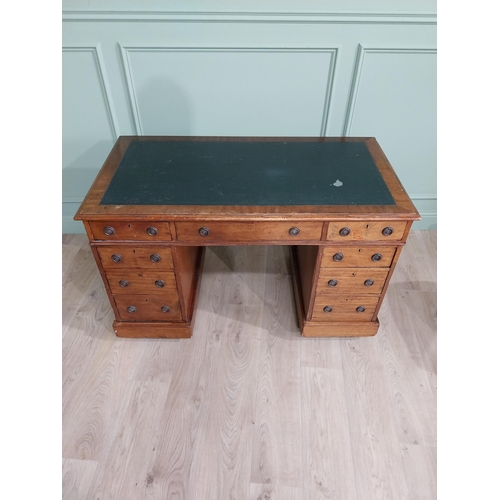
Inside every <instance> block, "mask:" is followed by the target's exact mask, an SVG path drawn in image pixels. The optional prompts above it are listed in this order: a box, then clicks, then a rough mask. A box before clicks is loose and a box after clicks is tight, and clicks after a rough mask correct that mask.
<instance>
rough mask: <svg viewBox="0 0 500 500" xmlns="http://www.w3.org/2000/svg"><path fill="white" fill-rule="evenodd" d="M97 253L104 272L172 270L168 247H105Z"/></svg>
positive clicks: (99, 248) (100, 247) (170, 254)
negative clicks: (119, 270)
mask: <svg viewBox="0 0 500 500" xmlns="http://www.w3.org/2000/svg"><path fill="white" fill-rule="evenodd" d="M97 252H98V253H99V257H100V258H101V263H102V266H103V267H104V269H105V270H106V271H113V270H118V269H125V268H127V269H134V268H136V269H141V270H144V271H148V270H160V269H163V270H165V269H173V268H174V266H173V261H172V250H171V249H170V247H162V246H147V247H142V246H122V245H109V246H108V245H106V246H99V247H97Z"/></svg>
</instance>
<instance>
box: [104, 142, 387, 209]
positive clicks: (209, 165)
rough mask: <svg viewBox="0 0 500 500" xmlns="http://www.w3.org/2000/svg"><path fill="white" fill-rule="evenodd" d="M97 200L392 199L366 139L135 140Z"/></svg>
mask: <svg viewBox="0 0 500 500" xmlns="http://www.w3.org/2000/svg"><path fill="white" fill-rule="evenodd" d="M100 204H101V205H228V206H229V205H248V206H252V205H256V206H258V205H261V206H262V205H272V206H279V205H285V206H286V205H395V201H394V199H393V197H392V196H391V193H390V192H389V189H388V188H387V186H386V184H385V182H384V180H383V179H382V176H381V175H380V173H379V171H378V169H377V166H376V165H375V163H374V161H373V159H372V157H371V155H370V153H369V151H368V149H367V147H366V145H365V144H364V143H363V142H224V141H221V142H216V141H203V142H194V141H185V140H179V141H167V142H164V141H154V140H151V141H149V140H146V141H132V142H131V143H130V145H129V147H128V148H127V150H126V152H125V154H124V156H123V158H122V160H121V162H120V164H119V166H118V168H117V170H116V172H115V174H114V176H113V178H112V179H111V182H110V184H109V186H108V188H107V190H106V192H105V193H104V196H103V198H102V200H101V202H100Z"/></svg>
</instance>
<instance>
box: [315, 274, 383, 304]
mask: <svg viewBox="0 0 500 500" xmlns="http://www.w3.org/2000/svg"><path fill="white" fill-rule="evenodd" d="M388 273H389V270H388V269H377V268H364V267H353V268H338V269H332V268H331V267H325V268H323V269H321V270H320V272H319V278H318V284H317V288H316V294H317V295H322V296H325V297H328V296H335V295H337V294H339V293H362V294H365V293H366V294H379V293H381V292H382V288H383V287H384V283H385V280H386V279H387V274H388Z"/></svg>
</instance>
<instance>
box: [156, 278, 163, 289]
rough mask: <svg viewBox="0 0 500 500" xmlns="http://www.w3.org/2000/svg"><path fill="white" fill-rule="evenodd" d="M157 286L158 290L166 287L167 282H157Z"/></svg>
mask: <svg viewBox="0 0 500 500" xmlns="http://www.w3.org/2000/svg"><path fill="white" fill-rule="evenodd" d="M155 285H156V286H157V287H158V288H163V287H164V286H165V282H164V281H163V280H156V281H155Z"/></svg>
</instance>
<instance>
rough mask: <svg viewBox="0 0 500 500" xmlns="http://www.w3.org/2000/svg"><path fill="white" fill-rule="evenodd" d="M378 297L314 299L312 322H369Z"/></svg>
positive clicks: (347, 296)
mask: <svg viewBox="0 0 500 500" xmlns="http://www.w3.org/2000/svg"><path fill="white" fill-rule="evenodd" d="M379 299H380V296H379V295H356V296H354V295H340V294H339V295H337V296H336V297H316V300H315V301H314V309H313V314H312V318H311V320H312V321H371V319H372V316H373V314H374V313H375V308H376V307H377V304H378V301H379Z"/></svg>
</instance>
